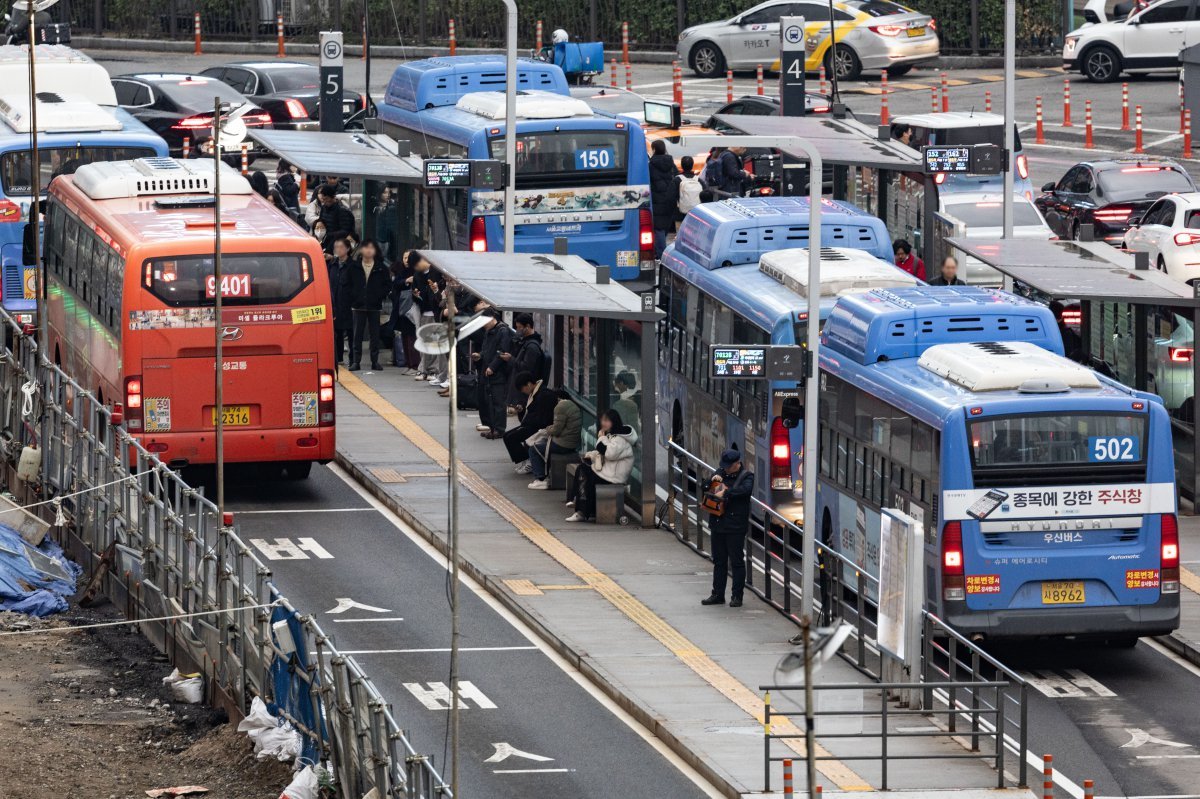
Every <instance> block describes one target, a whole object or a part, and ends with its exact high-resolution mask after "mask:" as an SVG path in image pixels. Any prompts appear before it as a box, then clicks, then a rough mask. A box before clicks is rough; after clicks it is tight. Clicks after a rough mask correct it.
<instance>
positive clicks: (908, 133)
mask: <svg viewBox="0 0 1200 799" xmlns="http://www.w3.org/2000/svg"><path fill="white" fill-rule="evenodd" d="M912 137H913V129H912V125H906V124H904V123H903V122H895V123H893V124H892V138H893V139H895V140H896V141H898V142H900V143H901V144H904V145H907V146H909V147H912Z"/></svg>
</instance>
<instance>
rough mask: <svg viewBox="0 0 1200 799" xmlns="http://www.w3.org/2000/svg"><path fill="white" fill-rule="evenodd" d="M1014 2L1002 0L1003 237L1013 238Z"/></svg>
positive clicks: (1015, 40)
mask: <svg viewBox="0 0 1200 799" xmlns="http://www.w3.org/2000/svg"><path fill="white" fill-rule="evenodd" d="M1016 71H1017V2H1016V0H1004V198H1003V201H1002V202H1001V205H1000V207H1001V208H1002V209H1003V212H1004V213H1003V224H1004V228H1003V233H1002V234H1001V235H1002V237H1003V238H1006V239H1011V238H1012V237H1013V153H1015V152H1016V148H1017V142H1016V124H1017V81H1016Z"/></svg>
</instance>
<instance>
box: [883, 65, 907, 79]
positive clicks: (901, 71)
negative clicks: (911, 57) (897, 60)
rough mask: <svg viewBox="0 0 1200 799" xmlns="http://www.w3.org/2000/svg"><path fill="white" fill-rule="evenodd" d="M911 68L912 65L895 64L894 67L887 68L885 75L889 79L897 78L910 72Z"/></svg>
mask: <svg viewBox="0 0 1200 799" xmlns="http://www.w3.org/2000/svg"><path fill="white" fill-rule="evenodd" d="M912 68H913V65H912V64H896V65H895V66H894V67H888V68H887V74H888V77H889V78H899V77H900V76H902V75H907V74H908V73H910V72H912Z"/></svg>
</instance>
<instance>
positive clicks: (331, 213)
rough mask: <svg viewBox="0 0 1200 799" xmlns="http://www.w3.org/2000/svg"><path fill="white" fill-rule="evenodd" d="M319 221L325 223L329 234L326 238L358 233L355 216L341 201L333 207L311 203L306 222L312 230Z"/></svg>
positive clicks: (317, 201)
mask: <svg viewBox="0 0 1200 799" xmlns="http://www.w3.org/2000/svg"><path fill="white" fill-rule="evenodd" d="M318 219H319V220H321V221H322V222H324V223H325V230H326V231H327V232H328V235H327V236H326V238H336V237H337V236H339V235H343V234H346V233H354V232H356V231H357V226H356V225H355V223H354V214H353V213H352V212H351V211H350V209H349V208H348V207H347V206H346V204H345V203H344V202H342V201H341V200H338V201H337V202H335V203H334V204H333V205H321V203H320V201H319V200H313V201H312V202H311V203H309V204H308V208H307V209H305V211H304V221H305V222H307V223H308V226H309V227H310V228H311V227H312V226H313V225H315V224H316V223H317V220H318Z"/></svg>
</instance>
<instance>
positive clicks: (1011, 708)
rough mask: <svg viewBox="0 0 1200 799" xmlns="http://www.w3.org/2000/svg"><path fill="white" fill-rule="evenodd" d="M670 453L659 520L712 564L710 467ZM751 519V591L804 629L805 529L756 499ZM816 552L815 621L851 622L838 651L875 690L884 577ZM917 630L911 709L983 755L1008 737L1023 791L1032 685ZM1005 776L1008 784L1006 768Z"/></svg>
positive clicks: (964, 645)
mask: <svg viewBox="0 0 1200 799" xmlns="http://www.w3.org/2000/svg"><path fill="white" fill-rule="evenodd" d="M667 455H668V465H667V486H666V491H667V499H666V502H665V504H664V506H663V507H662V508H661V510H660V518H661V519H662V524H663V526H665V527H667V528H668V529H669V530H671V531H672V532H673V533H674V534H675V537H676V538H678V539H679V540H680V541H681V542H683V543H684V544H686V545H687V546H689V547H691V548H692V549H694V550H695V551H697V552H699V553H700V554H702V555H704V556H706V557H710V558H711V537H710V534H709V532H708V529H707V525H706V524H704V515H703V514H702V512H701V511H700V510H699V498H698V494H697V491H698V481H699V482H700V483H703V481H705V479H706V478H707V476H708V475H710V474H711V473H712V472H713V471H714V467H713V466H712V465H711V464H708V463H705V462H704V461H703V460H702V459H700V458H698V457H696V456H695V455H693V454H692V453H690V452H688V451H687V450H685V449H683V448H682V447H680V446H679V445H678V444H676V443H675V442H673V441H668V442H667ZM750 516H751V521H750V534H749V535H748V536H747V540H746V587H747V588H748V589H749V590H751V591H753V592H754V593H755V594H756V595H757V596H759V597H760V598H761V599H762V600H763V601H765V602H767V603H768V604H769V605H771V606H772V607H774V608H775V609H776V610H778V611H779V612H780V613H782V614H783V615H784V616H786V617H787V618H789V619H790V620H792V621H793V622H794V623H795V624H796V625H797V626H799V625H800V623H801V619H800V616H799V608H800V601H801V595H802V594H803V591H804V590H805V586H804V585H803V584H802V579H801V575H802V571H801V566H802V564H803V559H804V554H805V553H804V549H803V531H802V530H801V529H800V527H798V526H797V525H796V524H794V523H792V522H791V521H790V520H788V519H786V518H784V517H783V516H781V515H780V514H779V513H777V512H775V510H774V509H773V508H771V507H769V506H768V505H766V504H764V503H763V502H761V501H760V500H758V499H757V498H754V499H752V512H751V515H750ZM814 548H815V552H814V553H813V556H814V558H815V561H816V562H815V565H816V569H815V570H814V582H813V585H812V586H811V587H810V588H811V590H812V591H813V607H814V611H815V612H816V613H817V614H818V619H817V621H819V623H820V624H822V625H831V624H835V623H840V622H845V623H847V624H850V625H851V626H852V627H853V634H852V635H851V636H850V638H849V639H848V640H847V642H846V644H844V645H843V647H842V648H841V650H839V652H838V655H839V656H840V657H841V658H842V659H843V660H845V661H846V662H848V663H849V664H850V665H852V666H854V667H855V668H856V669H858V670H859V671H860V672H861V673H863V674H864V675H866V676H867V677H869V678H871V679H872V680H874V681H875V683H876V684H879V683H881V681H882V680H883V679H884V674H885V658H884V655H883V654H882V653H881V651H880V649H879V647H878V646H877V644H876V635H877V628H876V619H877V618H878V605H877V603H876V600H875V599H874V597H878V596H879V580H878V578H877V577H876V576H874V575H872V574H871V573H869V572H868V571H867V570H866V569H865V568H864V567H862V566H861V565H859V564H858V563H856V562H854V561H853V560H851V559H850V558H848V557H846V556H845V555H844V554H842V553H841V552H838V551H837V550H835V549H833V548H832V547H830V546H828V545H827V544H825V543H823V542H821V541H820V540H817V541H815V542H814ZM921 624H922V656H921V661H920V662H921V668H920V673H919V675H913V676H915V677H919V682H920V684H921V685H922V686H924V687H923V688H922V690H921V697H920V698H921V709H920V710H919V711H914V712H921V713H930V714H939V715H942V716H945V718H946V721H947V729H948V731H949V733H950V734H956V735H957V734H965V735H966V736H967V738H968V739H969V742H970V743H969V746H970V748H971V749H972V750H973V751H978V749H979V741H980V739H981V738H985V737H987V736H993V737H996V738H997V739H999V740H1003V741H1005V742H1006V743H1007V745H1008V746H1009V747H1010V750H1015V751H1016V752H1017V753H1020V756H1018V757H1017V758H1016V760H1017V766H1016V770H1017V784H1018V785H1020V786H1024V785H1025V784H1026V776H1027V771H1026V769H1027V766H1026V762H1025V758H1024V756H1023V753H1024V751H1025V744H1026V742H1027V739H1028V735H1027V733H1028V725H1027V720H1028V701H1027V700H1028V685H1027V683H1026V681H1025V680H1024V679H1023V678H1022V677H1021V676H1020V675H1019V674H1017V673H1016V672H1015V671H1013V670H1012V669H1010V668H1008V667H1007V666H1005V665H1004V664H1002V663H1000V661H998V660H996V659H995V658H994V657H992V656H991V655H989V654H988V653H987V652H985V651H983V650H982V649H980V648H979V646H977V645H976V644H974V643H972V642H971V641H969V640H968V639H966V638H965V637H963V636H962V635H961V634H959V633H958V632H957V631H955V630H954V629H952V628H951V627H950V626H949V625H947V624H946V623H945V622H943V621H942V620H941V619H939V618H938V617H937V616H935V615H933V614H931V613H929V612H928V611H922V619H921ZM994 682H1003V683H1004V685H1005V687H1006V690H1002V691H1001V690H990V689H991V688H994V687H995V686H993V685H992V683H994ZM888 684H890V683H888ZM814 687H815V686H814ZM875 687H878V686H877V685H876V686H875ZM964 725H965V726H964ZM960 728H962V729H964V730H967V732H966V733H962V731H961V730H960ZM885 751H886V750H885ZM1000 776H1001V779H1003V772H1001V775H1000Z"/></svg>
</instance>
